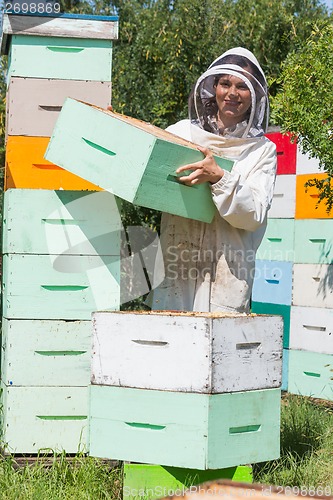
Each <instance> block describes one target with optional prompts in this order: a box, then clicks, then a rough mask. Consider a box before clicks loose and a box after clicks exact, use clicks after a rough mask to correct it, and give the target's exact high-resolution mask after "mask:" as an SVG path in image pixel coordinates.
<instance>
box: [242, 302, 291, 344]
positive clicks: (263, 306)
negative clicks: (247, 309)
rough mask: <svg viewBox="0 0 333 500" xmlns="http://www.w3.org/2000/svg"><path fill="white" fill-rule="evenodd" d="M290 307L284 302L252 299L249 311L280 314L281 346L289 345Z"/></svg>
mask: <svg viewBox="0 0 333 500" xmlns="http://www.w3.org/2000/svg"><path fill="white" fill-rule="evenodd" d="M290 309H291V306H286V305H284V304H270V303H267V302H254V301H252V303H251V311H252V312H253V313H256V314H269V315H277V316H282V318H283V347H289V334H290Z"/></svg>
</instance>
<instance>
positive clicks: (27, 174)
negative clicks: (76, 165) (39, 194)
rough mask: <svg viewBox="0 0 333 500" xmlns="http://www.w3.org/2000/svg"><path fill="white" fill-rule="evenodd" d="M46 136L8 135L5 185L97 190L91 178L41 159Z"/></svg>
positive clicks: (27, 187) (6, 186) (7, 186)
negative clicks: (84, 177) (89, 179)
mask: <svg viewBox="0 0 333 500" xmlns="http://www.w3.org/2000/svg"><path fill="white" fill-rule="evenodd" d="M49 140H50V138H49V137H24V136H8V140H7V147H6V170H5V189H10V188H24V189H54V190H56V189H71V190H73V189H75V190H82V191H85V190H88V191H100V190H101V188H100V187H98V186H95V185H94V184H92V183H91V182H88V181H86V180H84V179H82V178H81V177H78V176H77V175H74V174H72V173H70V172H68V171H67V170H64V169H62V168H60V167H58V166H57V165H54V164H53V163H50V162H49V161H47V160H45V158H44V154H45V151H46V148H47V145H48V143H49Z"/></svg>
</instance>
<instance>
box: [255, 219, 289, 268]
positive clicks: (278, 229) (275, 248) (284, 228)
mask: <svg viewBox="0 0 333 500" xmlns="http://www.w3.org/2000/svg"><path fill="white" fill-rule="evenodd" d="M294 227H295V221H294V219H268V221H267V229H266V232H265V235H264V238H263V240H262V242H261V245H260V246H259V248H258V251H257V254H256V258H257V259H260V260H283V261H289V262H293V261H294V231H295V229H294Z"/></svg>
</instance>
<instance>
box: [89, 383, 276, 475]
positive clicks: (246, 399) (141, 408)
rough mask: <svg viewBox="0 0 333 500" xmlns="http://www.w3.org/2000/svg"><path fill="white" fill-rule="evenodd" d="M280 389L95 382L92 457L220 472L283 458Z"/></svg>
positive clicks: (91, 432) (93, 391)
mask: <svg viewBox="0 0 333 500" xmlns="http://www.w3.org/2000/svg"><path fill="white" fill-rule="evenodd" d="M280 396H281V393H280V390H279V389H267V390H263V391H248V392H237V393H229V394H214V395H206V394H193V393H182V392H169V391H145V390H143V389H128V388H123V387H108V386H94V385H93V386H91V393H90V438H89V439H90V445H89V446H90V454H91V456H96V457H101V458H107V457H108V456H112V457H113V459H118V457H119V459H120V460H130V461H135V462H142V463H158V464H161V465H170V466H173V467H185V468H196V469H201V470H204V469H218V468H226V467H233V466H236V465H239V464H247V463H253V462H255V461H259V462H260V461H265V460H271V459H273V458H277V457H278V456H279V435H280V429H279V425H280Z"/></svg>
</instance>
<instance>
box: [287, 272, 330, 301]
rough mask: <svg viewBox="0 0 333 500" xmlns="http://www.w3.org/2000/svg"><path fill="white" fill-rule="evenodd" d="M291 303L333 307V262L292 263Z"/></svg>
mask: <svg viewBox="0 0 333 500" xmlns="http://www.w3.org/2000/svg"><path fill="white" fill-rule="evenodd" d="M292 303H293V305H294V306H308V307H328V308H333V264H331V265H328V264H294V284H293V302H292Z"/></svg>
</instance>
